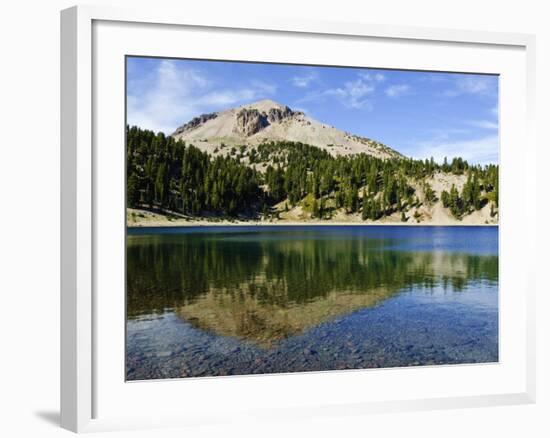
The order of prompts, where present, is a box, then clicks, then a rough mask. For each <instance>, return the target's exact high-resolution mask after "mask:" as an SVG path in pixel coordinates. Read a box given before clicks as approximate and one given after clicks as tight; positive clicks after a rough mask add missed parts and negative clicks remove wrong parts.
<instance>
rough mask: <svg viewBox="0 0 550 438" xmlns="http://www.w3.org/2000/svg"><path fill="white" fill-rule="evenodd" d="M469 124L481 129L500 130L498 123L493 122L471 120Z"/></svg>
mask: <svg viewBox="0 0 550 438" xmlns="http://www.w3.org/2000/svg"><path fill="white" fill-rule="evenodd" d="M467 124H468V125H471V126H475V127H476V128H481V129H498V123H496V122H493V121H491V120H470V121H469V122H467Z"/></svg>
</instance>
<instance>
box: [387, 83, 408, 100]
mask: <svg viewBox="0 0 550 438" xmlns="http://www.w3.org/2000/svg"><path fill="white" fill-rule="evenodd" d="M410 89H411V87H410V86H409V85H407V84H396V85H390V86H389V87H388V88H386V90H385V93H386V96H388V97H391V98H397V97H400V96H403V95H404V94H407V93H408V92H409V91H410Z"/></svg>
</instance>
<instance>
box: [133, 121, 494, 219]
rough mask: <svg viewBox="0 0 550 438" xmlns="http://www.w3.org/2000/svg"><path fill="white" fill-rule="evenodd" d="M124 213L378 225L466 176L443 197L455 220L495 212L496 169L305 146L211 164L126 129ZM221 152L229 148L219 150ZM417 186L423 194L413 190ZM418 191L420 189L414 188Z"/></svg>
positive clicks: (234, 154) (180, 145)
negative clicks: (434, 180)
mask: <svg viewBox="0 0 550 438" xmlns="http://www.w3.org/2000/svg"><path fill="white" fill-rule="evenodd" d="M126 134H127V135H126V137H127V144H126V163H127V169H126V172H127V205H128V207H134V208H146V209H150V210H160V211H165V212H168V211H173V212H178V213H182V214H186V215H191V216H205V215H218V216H228V217H237V216H248V217H260V216H264V217H265V216H269V215H273V214H277V213H276V211H275V210H274V206H275V205H276V204H279V203H281V202H283V201H284V205H285V209H289V208H292V207H294V206H296V205H302V206H307V211H309V212H310V213H311V215H312V217H317V218H321V219H328V218H330V217H331V215H332V213H333V212H334V211H336V210H339V209H344V211H345V212H346V213H360V214H361V216H362V218H363V219H365V220H366V219H372V220H376V219H379V218H381V217H383V216H385V215H389V214H392V213H394V212H401V217H402V219H403V220H407V218H406V216H405V214H404V212H405V211H407V210H409V209H410V208H412V207H418V206H420V205H421V204H422V203H428V204H430V203H434V202H436V201H437V200H438V199H437V196H436V193H435V191H434V190H433V188H432V187H431V186H430V185H429V184H428V183H427V182H425V180H426V179H428V178H429V177H432V176H434V174H436V173H437V172H443V173H448V174H454V175H467V180H466V183H465V184H464V186H463V188H462V190H461V191H460V192H459V190H458V189H457V188H456V187H455V186H453V187H452V188H451V190H450V192H446V191H443V192H442V193H441V202H442V203H443V205H444V207H445V208H448V209H449V210H450V211H451V213H452V214H453V215H454V216H455V217H457V218H461V217H462V216H464V215H466V214H469V213H471V212H472V211H474V210H476V209H480V208H482V207H483V206H484V205H485V204H487V203H488V202H491V208H492V213H494V214H496V210H494V208H495V207H498V166H497V165H488V166H483V167H482V166H479V165H470V164H469V163H468V162H467V161H465V160H463V159H461V158H453V159H452V160H451V161H450V162H448V161H447V159H445V160H444V162H443V163H442V164H439V163H437V162H435V161H434V159H433V158H431V159H426V160H414V159H409V158H393V159H386V160H382V159H379V158H376V157H373V156H370V155H366V154H358V155H352V156H338V157H333V156H332V155H330V154H329V153H328V152H327V151H326V150H323V149H320V148H317V147H314V146H310V145H307V144H302V143H293V142H284V141H283V142H269V143H265V144H261V145H259V146H257V147H255V148H250V147H249V148H246V147H244V146H241V147H238V148H235V147H232V148H231V150H230V151H229V153H227V154H224V155H216V156H212V155H210V154H208V153H206V152H203V151H201V150H200V149H198V148H196V147H194V146H193V145H188V144H185V142H183V141H179V140H178V141H177V140H174V139H173V138H172V137H167V136H165V135H164V134H162V133H158V134H155V133H154V132H152V131H148V130H143V129H140V128H138V127H135V126H134V127H127V132H126ZM220 147H221V148H224V147H227V146H224V145H220ZM413 181H416V182H419V183H421V184H420V187H421V190H420V191H421V192H422V193H418V192H419V190H415V188H414V187H413V186H412V185H411V184H412V182H413ZM417 186H418V184H417Z"/></svg>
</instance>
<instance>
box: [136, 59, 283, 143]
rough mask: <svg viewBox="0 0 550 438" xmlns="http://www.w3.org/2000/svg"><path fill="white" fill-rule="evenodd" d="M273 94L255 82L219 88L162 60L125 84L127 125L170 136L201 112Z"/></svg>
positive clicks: (267, 86) (270, 88)
mask: <svg viewBox="0 0 550 438" xmlns="http://www.w3.org/2000/svg"><path fill="white" fill-rule="evenodd" d="M275 92H276V88H275V87H274V86H273V85H271V84H269V83H266V82H262V81H258V80H254V79H252V80H250V81H249V83H248V84H247V85H246V86H243V87H240V88H232V89H227V88H224V87H219V86H218V83H217V81H216V79H215V78H212V77H207V76H206V75H204V74H203V73H201V72H200V71H199V70H194V69H191V68H188V67H186V66H182V65H181V64H178V63H177V62H175V61H172V60H162V61H161V62H160V63H159V64H158V66H157V68H156V69H155V70H154V71H153V72H152V73H151V74H150V75H148V76H146V77H145V76H144V77H141V78H140V79H139V80H136V81H128V97H127V122H128V124H130V125H138V126H140V127H142V128H146V129H151V130H153V131H156V132H158V131H160V132H164V133H166V134H170V133H172V132H173V131H174V130H175V128H177V127H178V126H179V125H181V124H182V123H185V122H186V121H188V120H189V119H191V118H192V117H194V116H196V115H198V114H200V113H203V112H205V111H208V110H212V109H215V110H221V109H225V108H226V107H227V106H229V105H235V104H240V103H245V102H247V101H251V100H255V99H260V98H264V97H267V96H272V95H273V94H274V93H275Z"/></svg>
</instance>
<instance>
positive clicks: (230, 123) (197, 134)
mask: <svg viewBox="0 0 550 438" xmlns="http://www.w3.org/2000/svg"><path fill="white" fill-rule="evenodd" d="M172 137H174V138H175V139H177V140H183V141H185V142H186V143H192V144H193V145H194V146H196V147H198V148H199V149H201V150H203V151H205V152H208V153H210V154H213V155H216V154H224V153H227V152H229V150H230V149H231V147H238V146H241V145H246V146H257V145H259V144H262V143H269V142H271V141H288V142H300V143H306V144H309V145H312V146H316V147H318V148H320V149H324V150H326V151H328V152H329V153H330V154H331V155H332V156H338V155H354V154H359V153H365V154H367V155H371V156H374V157H377V158H382V159H386V158H398V157H402V155H401V154H400V153H399V152H397V151H395V150H393V149H391V148H390V147H388V146H386V145H384V144H382V143H379V142H377V141H375V140H371V139H369V138H365V137H360V136H358V135H353V134H350V133H348V132H344V131H341V130H339V129H336V128H334V127H333V126H329V125H326V124H324V123H321V122H319V121H317V120H315V119H313V118H311V117H309V116H307V115H306V114H304V113H303V112H301V111H295V110H292V109H290V108H289V107H288V106H286V105H281V104H280V103H277V102H274V101H272V100H267V99H266V100H260V101H259V102H255V103H251V104H246V105H242V106H240V107H237V108H231V109H227V110H224V111H220V112H215V113H209V114H202V115H200V116H198V117H195V118H193V119H192V120H190V121H189V122H187V123H185V124H184V125H182V126H180V127H179V128H177V129H176V130H175V132H174V133H173V134H172ZM222 144H223V145H225V146H226V147H227V146H228V148H227V149H225V148H221V147H220V146H221V145H222ZM224 149H225V150H224Z"/></svg>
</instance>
